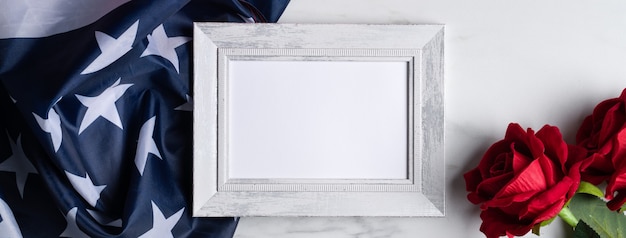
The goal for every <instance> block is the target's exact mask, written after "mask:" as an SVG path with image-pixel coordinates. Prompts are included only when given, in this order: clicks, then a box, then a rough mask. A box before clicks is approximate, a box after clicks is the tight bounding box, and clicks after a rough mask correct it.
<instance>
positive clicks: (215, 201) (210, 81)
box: [193, 23, 445, 217]
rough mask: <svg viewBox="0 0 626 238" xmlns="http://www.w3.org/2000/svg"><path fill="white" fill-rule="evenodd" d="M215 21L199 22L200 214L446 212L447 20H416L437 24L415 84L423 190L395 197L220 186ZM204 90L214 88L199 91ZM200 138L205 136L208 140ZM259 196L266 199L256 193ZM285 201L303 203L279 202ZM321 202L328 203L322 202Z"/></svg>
mask: <svg viewBox="0 0 626 238" xmlns="http://www.w3.org/2000/svg"><path fill="white" fill-rule="evenodd" d="M211 24H213V25H219V23H195V24H194V38H195V39H194V68H195V70H194V85H193V88H194V92H195V93H194V94H195V95H194V97H195V101H196V104H195V107H194V122H197V121H199V120H202V121H204V122H205V123H203V126H200V125H199V123H194V134H193V137H194V160H193V161H194V162H193V165H194V168H193V189H194V192H193V215H194V216H209V217H211V216H409V217H412V216H426V217H440V216H444V214H445V186H444V180H445V179H444V178H445V175H444V155H443V143H444V138H443V137H444V133H443V132H444V127H443V126H444V120H443V118H444V108H443V106H444V104H443V91H444V90H443V86H444V85H443V49H444V47H443V37H444V36H443V30H444V26H443V25H412V26H414V27H418V28H429V31H433V30H434V31H433V32H434V35H429V36H426V37H427V38H428V41H426V42H424V44H423V45H422V46H420V47H418V48H419V49H420V50H421V52H420V57H421V59H420V65H419V67H420V74H419V75H414V77H415V78H414V79H415V80H416V81H417V82H419V83H420V85H414V86H415V87H419V88H420V90H419V92H420V94H419V95H416V96H419V97H416V99H419V100H420V101H419V102H418V101H415V102H414V105H415V106H416V107H415V108H416V110H417V109H421V110H420V114H421V118H419V119H421V120H422V121H421V123H418V124H419V125H421V127H419V126H417V125H415V126H414V127H413V128H414V130H415V131H414V135H418V136H420V137H421V139H420V140H419V141H420V143H421V145H420V146H419V148H416V149H414V154H415V155H416V156H417V155H419V156H418V157H419V159H416V160H415V163H414V165H415V166H418V167H419V169H415V170H416V171H414V173H415V174H418V173H421V174H419V175H420V178H421V179H420V181H419V182H421V184H420V185H421V187H422V191H421V193H420V192H393V196H392V197H389V196H388V195H389V194H391V193H388V192H348V193H345V192H344V193H341V192H325V193H322V192H255V191H252V192H251V191H245V192H218V183H217V178H216V177H217V175H218V168H217V163H216V161H217V153H216V151H215V150H214V149H211V148H207V146H206V145H207V144H206V143H209V144H208V145H209V146H208V147H213V148H216V147H217V142H216V141H217V140H216V138H217V135H216V130H215V129H213V128H216V127H217V116H215V117H212V116H211V115H212V113H215V114H216V112H217V104H218V102H217V96H216V95H217V73H216V72H211V71H209V70H210V69H217V67H218V62H217V57H210V55H211V54H214V55H217V51H218V46H217V45H216V43H214V42H213V41H212V40H211V39H209V37H208V36H207V32H206V30H207V29H206V28H205V29H203V25H204V26H206V25H211ZM231 24H232V23H231ZM234 25H236V24H232V26H234ZM246 25H248V24H246ZM246 27H249V26H246ZM330 27H332V25H330ZM415 67H417V65H415ZM199 69H208V70H199ZM417 77H419V80H417V79H418V78H417ZM424 81H428V83H426V84H425V83H424ZM426 88H428V90H427V89H426ZM202 90H206V91H207V92H210V93H198V92H200V91H202ZM424 118H426V119H424ZM207 125H209V126H207ZM423 138H429V139H428V140H424V139H423ZM199 142H203V143H204V144H203V146H200V145H199ZM416 158H417V157H416ZM267 195H271V196H267ZM259 196H260V197H264V198H265V200H258V199H256V200H254V199H252V198H255V197H259ZM372 197H375V198H376V199H374V200H376V204H375V205H374V204H372V202H373V201H372V200H371V199H369V198H372ZM242 198H243V199H242ZM250 199H252V200H254V201H252V200H250ZM284 201H297V203H296V202H291V203H290V204H291V205H290V206H276V204H277V203H278V204H284ZM407 202H408V204H407ZM320 204H326V205H327V206H326V207H325V208H320ZM399 205H400V206H399ZM311 207H317V208H318V210H317V212H314V213H311V212H310V209H304V211H303V210H300V209H294V208H311ZM372 208H374V210H376V211H372ZM268 209H269V210H268ZM259 211H262V212H259Z"/></svg>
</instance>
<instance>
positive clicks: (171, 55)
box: [141, 24, 191, 72]
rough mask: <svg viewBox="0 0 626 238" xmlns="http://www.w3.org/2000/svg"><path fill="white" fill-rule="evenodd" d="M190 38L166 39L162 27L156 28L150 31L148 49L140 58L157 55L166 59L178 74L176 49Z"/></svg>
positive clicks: (176, 37)
mask: <svg viewBox="0 0 626 238" xmlns="http://www.w3.org/2000/svg"><path fill="white" fill-rule="evenodd" d="M190 40H191V38H190V37H185V36H175V37H168V36H167V34H165V29H164V28H163V25H162V24H161V25H159V26H157V28H155V29H154V31H152V34H150V35H148V47H146V50H144V51H143V53H142V54H141V57H144V56H148V55H158V56H161V57H163V58H165V59H167V60H168V61H169V62H170V63H172V65H174V68H175V69H176V72H180V71H179V70H178V67H179V64H178V54H176V48H177V47H179V46H181V45H183V44H185V43H187V42H188V41H190Z"/></svg>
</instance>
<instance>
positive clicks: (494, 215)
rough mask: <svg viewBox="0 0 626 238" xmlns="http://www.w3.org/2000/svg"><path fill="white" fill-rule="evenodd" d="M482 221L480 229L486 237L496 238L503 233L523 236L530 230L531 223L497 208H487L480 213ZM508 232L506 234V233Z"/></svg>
mask: <svg viewBox="0 0 626 238" xmlns="http://www.w3.org/2000/svg"><path fill="white" fill-rule="evenodd" d="M480 218H481V219H482V220H483V223H482V224H481V226H480V231H481V232H483V233H484V234H485V235H486V236H487V238H497V237H500V236H503V235H508V234H510V235H514V236H523V235H525V234H526V233H528V232H529V231H530V229H531V228H532V226H533V224H530V221H520V220H518V219H517V218H515V217H512V216H510V215H509V214H506V213H504V212H502V211H500V210H499V209H488V210H485V211H483V212H481V213H480ZM507 233H508V234H507Z"/></svg>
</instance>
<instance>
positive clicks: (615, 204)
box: [606, 190, 626, 211]
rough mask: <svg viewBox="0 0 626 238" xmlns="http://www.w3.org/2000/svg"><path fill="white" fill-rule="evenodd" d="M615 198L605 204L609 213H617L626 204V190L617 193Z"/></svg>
mask: <svg viewBox="0 0 626 238" xmlns="http://www.w3.org/2000/svg"><path fill="white" fill-rule="evenodd" d="M617 192H618V193H617V196H615V198H613V199H611V201H609V202H607V203H606V206H607V207H608V208H609V209H610V210H611V211H617V210H618V209H620V208H621V207H622V206H623V205H624V203H626V190H620V191H617Z"/></svg>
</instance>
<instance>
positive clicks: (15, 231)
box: [0, 198, 22, 237]
mask: <svg viewBox="0 0 626 238" xmlns="http://www.w3.org/2000/svg"><path fill="white" fill-rule="evenodd" d="M0 217H1V218H2V221H0V234H2V236H3V237H22V231H21V230H20V227H19V226H18V225H17V221H15V216H14V215H13V212H12V211H11V207H9V204H7V203H6V202H4V200H2V198H0Z"/></svg>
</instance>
